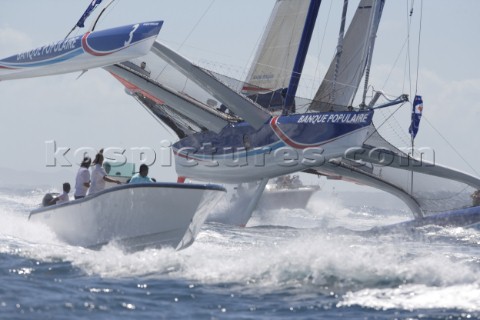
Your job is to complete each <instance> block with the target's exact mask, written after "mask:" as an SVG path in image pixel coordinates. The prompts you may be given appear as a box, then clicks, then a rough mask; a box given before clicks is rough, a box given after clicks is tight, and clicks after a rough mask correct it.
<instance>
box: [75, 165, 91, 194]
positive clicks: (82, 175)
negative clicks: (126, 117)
mask: <svg viewBox="0 0 480 320" xmlns="http://www.w3.org/2000/svg"><path fill="white" fill-rule="evenodd" d="M91 163H92V159H90V157H84V158H83V161H82V163H81V164H80V169H78V172H77V177H76V178H75V192H74V194H73V197H74V198H75V199H81V198H85V196H86V195H87V191H88V188H90V171H88V168H90V164H91Z"/></svg>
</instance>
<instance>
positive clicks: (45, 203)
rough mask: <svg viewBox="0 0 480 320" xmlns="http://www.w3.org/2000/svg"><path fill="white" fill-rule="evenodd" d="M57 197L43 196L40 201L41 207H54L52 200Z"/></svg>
mask: <svg viewBox="0 0 480 320" xmlns="http://www.w3.org/2000/svg"><path fill="white" fill-rule="evenodd" d="M57 195H58V194H57V193H47V194H46V195H44V196H43V200H42V206H44V207H48V206H51V205H54V204H55V203H52V200H53V198H55V197H56V196H57Z"/></svg>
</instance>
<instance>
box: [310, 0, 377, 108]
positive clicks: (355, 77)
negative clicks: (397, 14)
mask: <svg viewBox="0 0 480 320" xmlns="http://www.w3.org/2000/svg"><path fill="white" fill-rule="evenodd" d="M383 5H384V0H362V1H360V4H359V5H358V8H357V11H356V12H355V15H354V17H353V19H352V22H351V23H350V26H349V28H348V30H347V33H346V35H345V39H344V41H343V51H342V54H341V57H340V64H339V69H338V75H337V78H336V79H335V67H336V63H337V60H336V58H334V59H333V61H332V63H331V64H330V67H329V69H328V71H327V74H326V75H325V78H324V80H323V82H322V84H321V85H320V88H319V89H318V91H317V93H316V95H315V98H314V101H313V102H312V104H311V106H310V107H309V111H329V110H331V109H335V106H339V107H340V108H343V109H344V108H345V107H346V106H349V105H351V104H352V102H353V99H354V97H355V94H356V92H357V89H358V86H359V85H360V81H361V79H362V77H363V74H364V72H365V67H366V65H367V61H368V58H369V57H368V54H369V52H371V51H372V50H371V49H373V47H372V46H373V44H374V37H373V39H372V35H373V36H375V34H376V31H377V29H378V25H379V23H380V17H381V14H382V10H383Z"/></svg>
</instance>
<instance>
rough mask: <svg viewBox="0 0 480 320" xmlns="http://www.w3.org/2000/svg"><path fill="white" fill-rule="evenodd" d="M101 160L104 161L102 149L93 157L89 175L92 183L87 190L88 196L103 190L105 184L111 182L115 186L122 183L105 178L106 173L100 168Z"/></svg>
mask: <svg viewBox="0 0 480 320" xmlns="http://www.w3.org/2000/svg"><path fill="white" fill-rule="evenodd" d="M103 160H104V157H103V149H101V150H100V151H99V152H98V153H97V155H96V156H95V159H94V160H93V163H92V164H93V165H94V167H93V169H92V173H91V175H90V176H91V181H92V182H91V185H90V189H89V190H88V195H92V194H95V193H97V192H100V191H102V190H103V189H105V182H111V183H116V184H121V183H122V182H121V181H119V180H116V179H112V178H109V177H108V176H107V172H106V171H105V168H103V167H102V165H103Z"/></svg>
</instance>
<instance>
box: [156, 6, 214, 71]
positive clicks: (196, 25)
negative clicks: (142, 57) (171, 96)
mask: <svg viewBox="0 0 480 320" xmlns="http://www.w3.org/2000/svg"><path fill="white" fill-rule="evenodd" d="M214 3H215V0H212V1H211V2H210V4H209V5H208V7H207V9H206V10H205V11H204V12H203V14H202V15H201V16H200V18H199V19H198V20H197V22H196V23H195V25H194V26H193V28H192V29H191V30H190V32H189V33H188V34H187V36H186V37H185V39H184V40H183V41H182V43H180V46H179V47H178V50H180V49H181V48H182V47H183V45H184V44H185V42H187V40H188V38H190V36H191V35H192V34H193V32H194V31H195V29H197V27H198V25H199V24H200V22H202V20H203V18H204V17H205V16H206V15H207V13H208V12H209V11H210V9H211V8H212V6H213V4H214ZM167 66H168V64H167V65H166V66H165V67H163V69H162V71H160V73H159V74H158V76H157V77H156V78H155V80H158V78H159V77H160V76H161V75H162V74H163V72H164V71H165V69H166V68H167Z"/></svg>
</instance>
